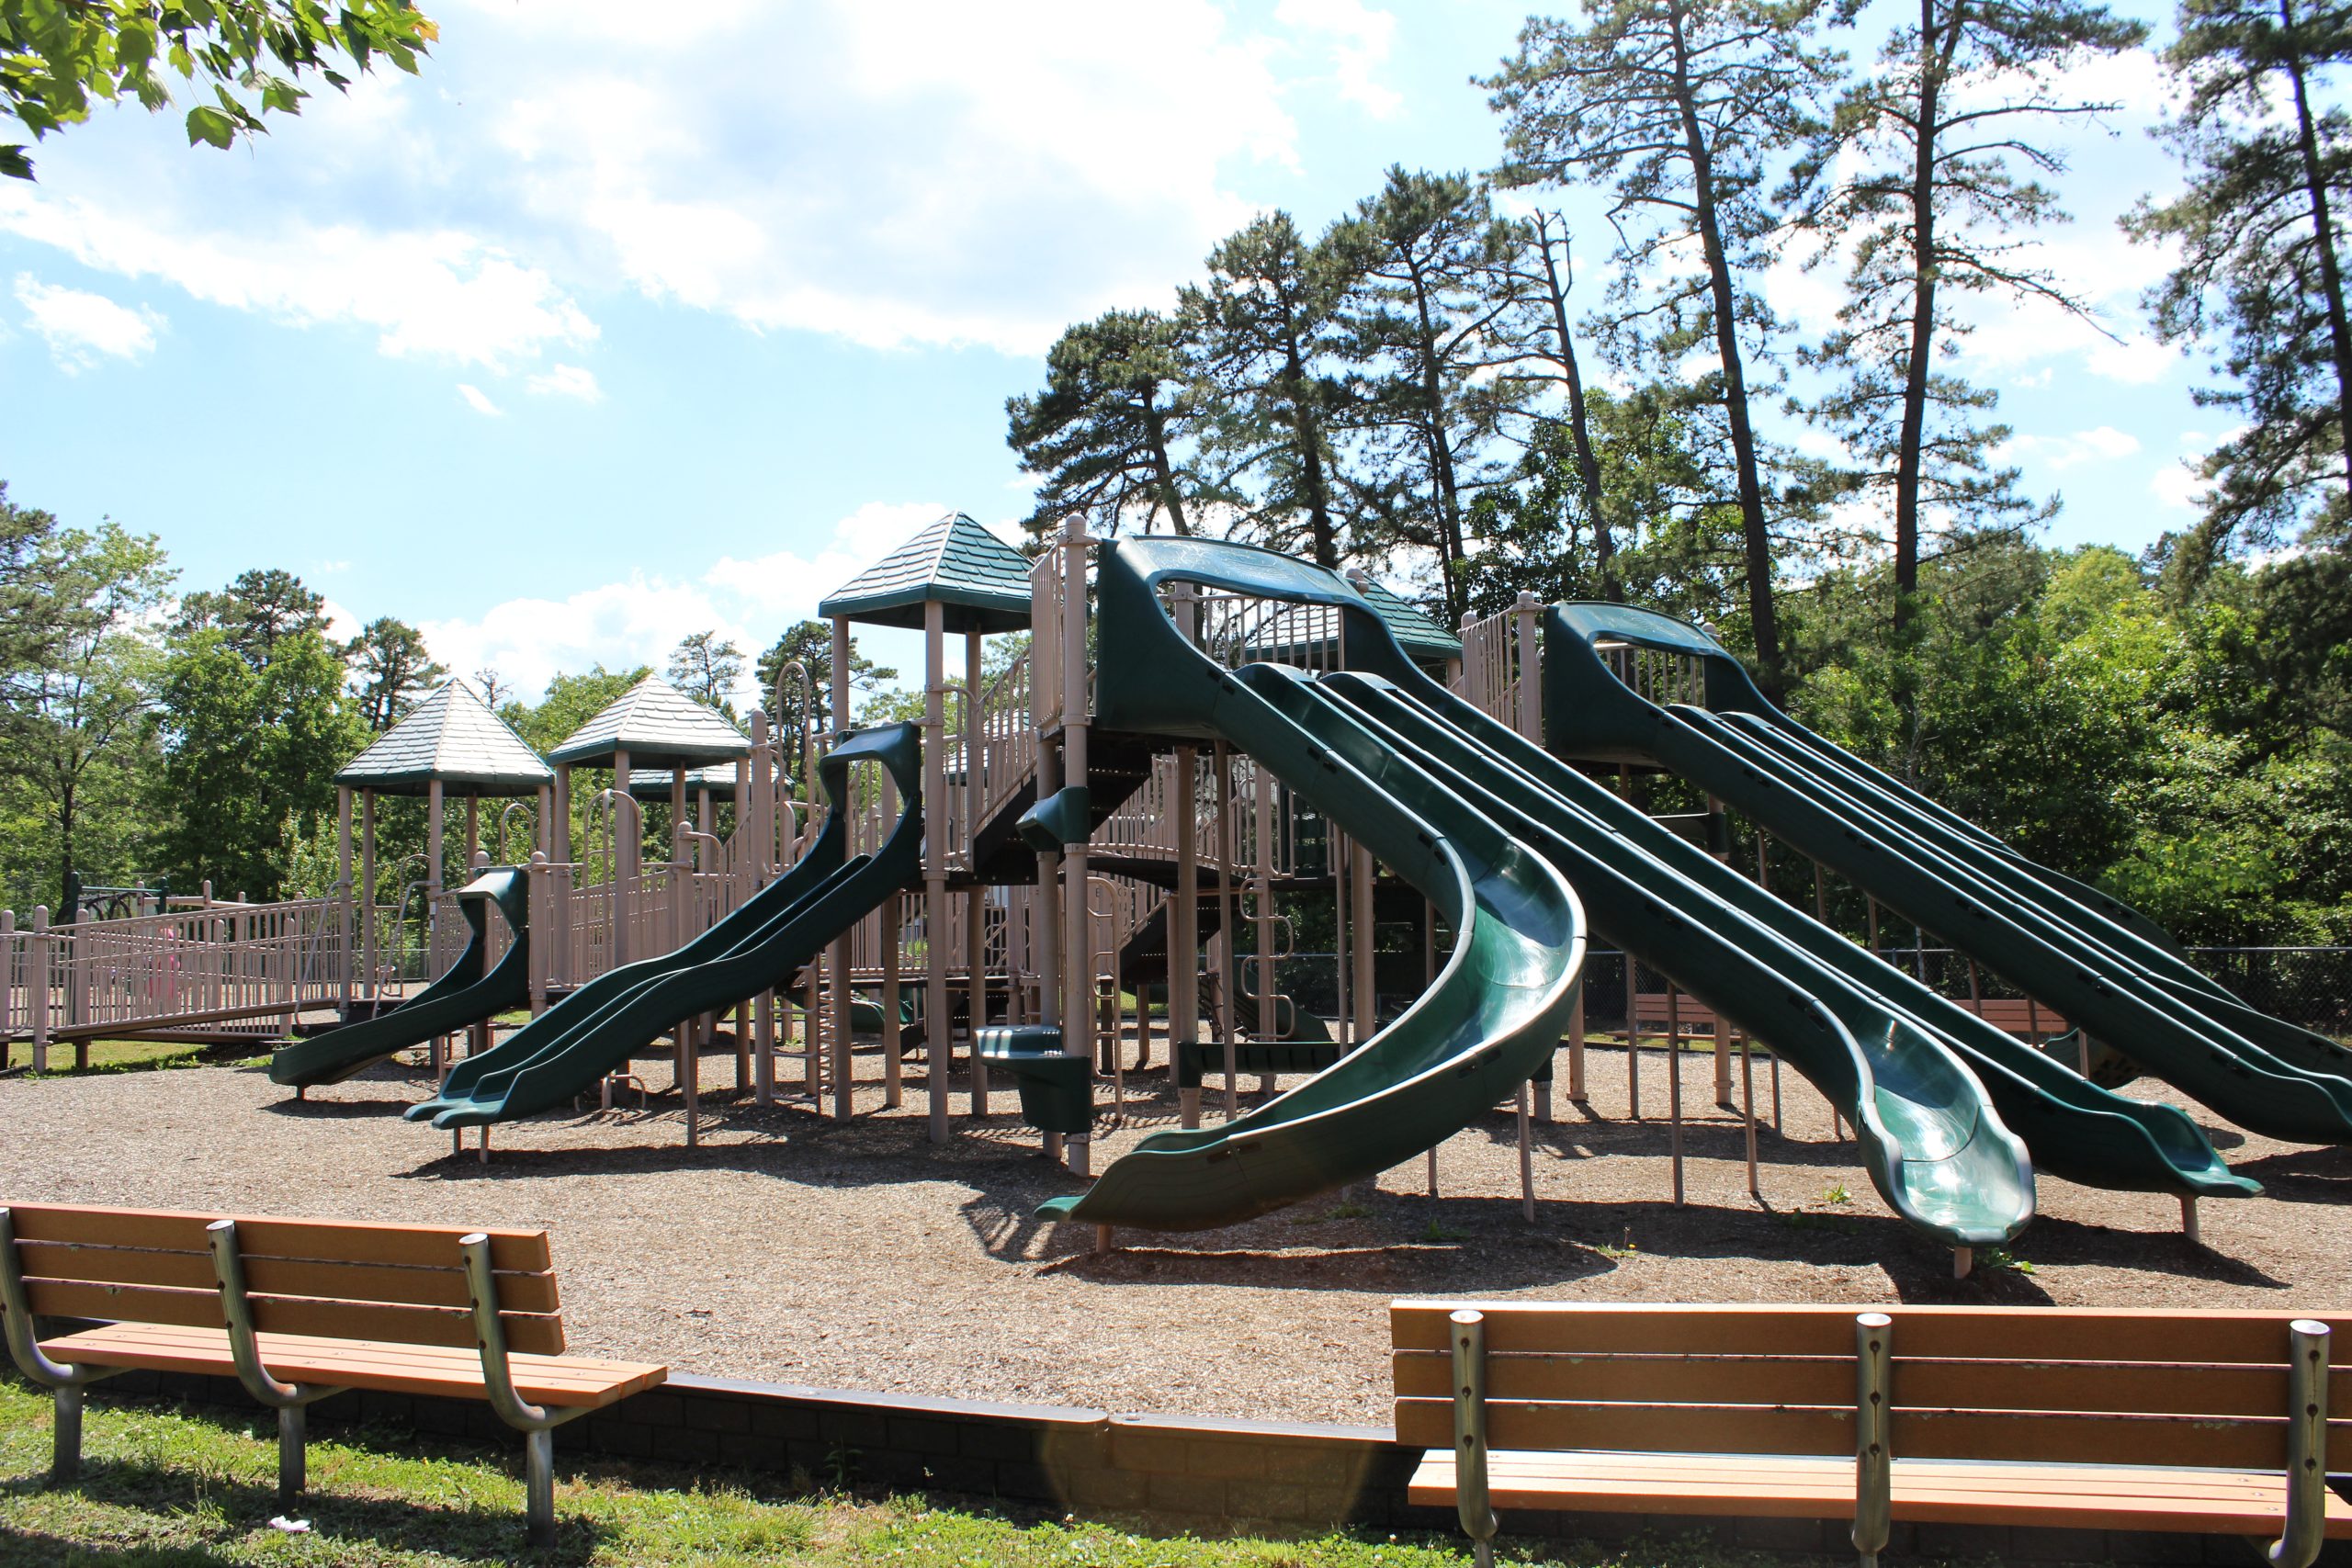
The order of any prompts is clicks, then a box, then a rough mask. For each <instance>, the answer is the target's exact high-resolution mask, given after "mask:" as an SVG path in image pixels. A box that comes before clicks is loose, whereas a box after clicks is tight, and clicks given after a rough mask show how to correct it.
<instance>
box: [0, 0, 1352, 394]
mask: <svg viewBox="0 0 2352 1568" xmlns="http://www.w3.org/2000/svg"><path fill="white" fill-rule="evenodd" d="M622 14H623V12H622V10H621V9H620V8H619V7H617V6H615V5H614V4H613V3H612V0H592V3H591V4H587V5H584V6H562V7H537V6H515V5H513V4H512V3H511V0H449V4H448V5H447V6H445V7H444V8H443V10H442V11H440V12H436V16H437V17H438V18H439V20H440V21H441V24H442V28H443V38H444V45H443V47H442V48H441V49H440V50H439V51H436V52H435V59H434V62H433V63H432V66H431V67H430V68H429V70H428V71H427V73H425V76H424V78H423V79H420V80H412V79H408V78H404V77H401V76H399V75H398V74H397V73H385V74H384V75H383V76H382V77H380V78H371V79H369V80H368V81H365V82H362V83H361V84H359V85H358V86H357V87H356V89H355V90H354V92H353V93H351V94H350V95H348V96H345V95H337V94H322V95H320V96H318V97H316V98H314V99H312V100H311V102H310V103H309V104H307V105H306V106H305V112H304V114H303V115H302V116H301V117H300V118H299V119H288V120H286V121H284V122H282V123H280V124H278V125H277V126H276V127H275V128H274V129H273V132H272V134H271V136H270V137H269V138H268V139H267V140H266V141H264V142H262V143H261V144H259V145H257V146H256V147H254V149H252V151H251V154H250V155H249V156H244V155H241V156H239V157H233V158H217V157H209V156H197V155H191V154H189V153H188V152H187V151H186V150H185V149H181V148H175V147H169V146H167V145H164V143H165V142H166V141H168V139H158V138H155V137H154V136H153V127H152V125H149V124H147V123H145V120H146V117H144V116H143V115H139V116H130V117H125V116H121V115H117V114H112V113H109V114H107V115H104V116H101V117H100V118H99V119H97V120H96V121H94V122H93V124H92V125H91V126H89V127H87V128H85V129H84V130H82V131H80V132H77V134H76V136H75V137H74V138H71V139H69V140H67V141H62V142H60V143H59V144H58V148H57V151H56V152H53V153H52V154H51V155H50V157H49V160H48V165H47V167H46V168H45V169H44V175H46V176H48V178H47V179H46V181H45V183H44V184H43V185H41V186H22V185H21V183H20V182H8V184H9V185H10V186H12V187H15V188H11V189H7V190H5V191H0V232H8V233H14V234H16V235H17V236H19V237H21V238H23V239H26V240H29V241H31V242H33V243H39V244H43V245H49V246H52V247H55V248H56V249H58V250H60V251H62V252H64V253H65V254H71V255H73V256H74V257H76V258H77V259H79V260H82V261H84V262H85V264H86V265H91V266H94V267H98V268H102V269H105V270H108V271H111V272H114V273H117V274H119V275H120V276H130V277H159V278H164V279H167V280H169V281H170V282H172V283H174V284H175V285H176V286H177V287H179V288H183V289H185V290H186V291H187V292H188V293H189V294H191V295H192V296H194V297H196V298H198V299H205V300H209V301H210V302H213V303H216V304H220V305H223V306H226V307H229V308H232V309H238V310H252V311H255V312H257V313H261V314H265V315H267V316H270V317H273V318H275V319H277V320H280V321H286V322H288V323H291V324H296V325H313V324H329V323H347V324H355V325H357V326H359V327H362V328H365V329H369V330H372V331H373V332H374V333H376V335H377V342H378V344H379V347H380V348H381V349H382V350H383V351H384V352H385V353H387V354H392V355H416V356H422V357H431V358H435V359H440V360H446V361H449V362H454V363H456V364H458V365H461V366H474V367H484V368H487V369H493V370H498V371H502V372H503V371H508V370H514V369H518V368H521V369H533V368H539V367H544V366H545V365H546V364H548V363H549V362H551V361H553V360H555V359H557V358H558V357H568V356H566V355H564V351H565V350H566V349H569V348H572V347H575V346H577V345H579V344H583V343H586V342H589V341H592V340H594V338H595V337H596V336H597V326H596V323H595V322H594V321H593V320H591V319H590V316H589V314H588V312H587V310H586V309H584V308H583V306H582V303H581V301H582V300H583V299H595V298H597V297H600V296H604V295H607V294H609V293H612V292H615V291H621V290H633V291H635V292H638V293H639V294H642V295H644V296H647V297H649V298H651V299H660V300H665V301H674V302H677V303H680V304H683V305H685V306H688V307H690V308H693V309H696V310H708V311H712V312H715V313H718V314H720V315H723V316H725V317H728V318H729V319H731V320H734V321H740V322H741V323H743V324H745V325H747V326H749V327H751V328H752V329H754V330H758V331H768V330H775V329H804V330H809V331H814V332H820V333H831V334H835V335H838V336H842V337H844V338H847V339H850V340H852V341H854V342H856V343H859V344H867V345H874V346H883V347H895V346H900V345H906V344H980V345H987V346H990V347H995V348H999V349H1003V350H1007V351H1012V352H1023V353H1026V352H1034V351H1035V350H1037V349H1039V348H1041V347H1043V346H1044V345H1045V344H1047V343H1049V342H1050V341H1051V340H1052V338H1053V337H1054V336H1055V335H1056V334H1057V333H1058V332H1059V331H1060V330H1061V328H1062V326H1063V325H1064V324H1066V323H1067V322H1068V321H1070V320H1071V319H1073V318H1074V317H1078V316H1082V315H1085V314H1089V313H1091V312H1094V311H1098V310H1103V309H1105V308H1108V307H1109V306H1112V305H1114V304H1121V303H1139V302H1144V301H1147V300H1155V299H1163V298H1164V297H1165V296H1166V294H1167V292H1168V289H1169V287H1170V282H1171V281H1172V280H1173V279H1175V278H1179V277H1182V276H1188V275H1190V274H1191V273H1192V272H1193V270H1194V269H1195V268H1196V267H1197V266H1198V265H1199V262H1200V258H1201V256H1202V255H1203V254H1204V253H1205V252H1206V251H1207V249H1208V248H1209V246H1210V245H1211V244H1212V243H1215V241H1216V239H1217V238H1218V237H1219V236H1221V235H1223V234H1225V233H1227V232H1229V231H1231V230H1232V229H1233V228H1235V227H1236V226H1238V224H1239V223H1240V222H1242V221H1244V220H1246V219H1247V218H1248V217H1249V216H1250V206H1249V205H1248V204H1246V203H1244V202H1243V201H1241V200H1240V199H1239V198H1238V197H1237V196H1236V195H1235V194H1234V192H1233V183H1232V179H1231V177H1230V176H1231V175H1233V174H1234V172H1235V171H1236V170H1237V169H1238V168H1239V167H1242V166H1245V165H1248V164H1265V165H1272V166H1275V167H1279V168H1284V169H1295V167H1296V166H1297V144H1298V130H1297V126H1296V124H1295V121H1294V119H1293V118H1292V115H1291V113H1290V110H1289V109H1288V108H1287V107H1285V96H1286V95H1287V94H1289V93H1290V92H1291V91H1292V90H1293V89H1294V88H1295V87H1296V86H1297V85H1300V84H1302V83H1306V82H1313V81H1326V80H1328V81H1331V82H1335V83H1336V84H1337V91H1338V92H1339V93H1340V96H1342V97H1343V99H1345V100H1346V101H1347V102H1348V103H1349V104H1350V105H1351V107H1353V108H1354V109H1355V110H1356V111H1357V112H1359V113H1363V112H1367V111H1369V112H1376V113H1385V112H1389V110H1391V109H1392V108H1393V107H1395V103H1396V95H1395V93H1394V91H1393V90H1392V89H1391V88H1389V87H1387V86H1385V85H1383V84H1382V83H1381V82H1380V80H1379V79H1378V78H1379V72H1380V70H1381V69H1382V67H1383V66H1384V64H1385V62H1386V61H1387V59H1388V56H1389V52H1390V51H1391V48H1392V46H1393V35H1394V34H1395V31H1396V28H1397V23H1396V19H1395V18H1394V17H1392V16H1390V15H1389V14H1388V13H1387V12H1385V11H1383V10H1380V9H1377V8H1374V6H1368V5H1366V4H1364V3H1363V0H1282V5H1281V6H1280V8H1279V11H1278V13H1277V14H1276V15H1273V16H1271V17H1262V18H1261V20H1259V21H1255V22H1245V21H1243V20H1240V19H1238V18H1237V17H1234V16H1233V15H1232V14H1231V13H1230V12H1229V10H1228V9H1227V6H1224V5H1222V4H1219V3H1218V0H1162V3H1161V4H1159V5H1155V6H1107V7H1106V6H1098V5H1093V4H1091V3H1088V0H1021V3H1020V4H1016V5H1013V6H970V5H968V4H965V3H963V0H910V4H907V5H902V6H889V7H882V6H865V5H860V4H856V3H855V0H797V3H796V4H792V5H788V6H786V5H771V4H752V3H750V0H727V3H722V4H715V5H711V6H697V7H695V8H694V15H693V17H692V19H691V21H681V22H680V23H679V25H678V27H677V28H670V25H669V24H668V23H667V22H665V23H664V28H663V29H662V37H661V38H659V39H652V38H650V37H649V36H648V35H647V34H646V32H645V29H643V28H641V27H635V26H623V25H622V24H621V22H620V21H619V20H618V17H620V16H621V15H622ZM134 119H135V120H136V121H138V122H140V123H138V124H135V125H134V124H132V123H131V122H132V120H134ZM1139 170H1143V171H1148V175H1147V176H1145V177H1138V171H1139ZM68 193H71V194H68ZM296 215H299V216H296Z"/></svg>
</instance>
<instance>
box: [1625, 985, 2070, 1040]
mask: <svg viewBox="0 0 2352 1568" xmlns="http://www.w3.org/2000/svg"><path fill="white" fill-rule="evenodd" d="M1944 999H1945V1000H1946V1001H1948V1002H1950V1003H1951V1005H1952V1006H1954V1007H1956V1008H1958V1009H1960V1010H1962V1012H1973V1013H1974V1014H1975V1015H1976V1016H1977V1017H1979V1018H1981V1019H1983V1020H1984V1021H1985V1022H1987V1023H1989V1024H1991V1025H1992V1026H1993V1027H1994V1028H1996V1029H1997V1030H1999V1031H2001V1032H2003V1033H2004V1034H2022V1035H2029V1036H2031V1035H2035V1034H2041V1035H2052V1034H2064V1033H2065V1032H2067V1031H2068V1030H2069V1029H2071V1028H2073V1027H2074V1026H2073V1025H2072V1024H2070V1023H2068V1022H2067V1021H2066V1020H2065V1019H2064V1017H2063V1016H2061V1015H2060V1013H2059V1012H2058V1010H2056V1009H2055V1008H2048V1007H2043V1006H2042V1005H2041V1003H2039V1002H2036V1003H2033V1004H2031V1005H2030V1006H2029V1004H2028V1003H2027V1002H2026V1000H2025V998H2022V997H1986V998H1984V999H1983V1000H1982V1001H1970V1000H1969V999H1968V998H1966V997H1947V998H1944ZM1633 1021H1634V1023H1635V1024H1637V1025H1639V1024H1645V1023H1656V1024H1664V1023H1665V1022H1666V1021H1667V1020H1666V993H1665V992H1664V991H1636V992H1634V1020H1633ZM1674 1021H1675V1025H1676V1027H1677V1028H1679V1029H1684V1030H1701V1031H1708V1032H1712V1031H1713V1029H1714V1027H1715V1024H1716V1021H1717V1020H1716V1018H1715V1012H1714V1010H1713V1008H1711V1007H1709V1006H1708V1005H1707V1004H1706V1003H1704V1002H1702V1001H1701V1000H1700V999H1699V998H1696V997H1694V996H1691V994H1690V993H1689V992H1687V991H1686V992H1683V993H1681V994H1680V995H1679V996H1677V997H1676V998H1675V1002H1674Z"/></svg>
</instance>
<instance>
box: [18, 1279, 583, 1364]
mask: <svg viewBox="0 0 2352 1568" xmlns="http://www.w3.org/2000/svg"><path fill="white" fill-rule="evenodd" d="M25 1293H26V1296H27V1298H28V1300H29V1302H30V1303H31V1306H32V1310H33V1312H34V1313H35V1314H37V1315H39V1316H42V1317H85V1318H96V1319H98V1320H100V1321H103V1322H118V1323H141V1324H146V1323H158V1324H171V1325H176V1326H179V1327H184V1328H220V1329H224V1330H225V1329H226V1328H227V1326H228V1325H227V1323H226V1322H225V1321H224V1319H223V1318H222V1316H221V1313H220V1292H219V1291H218V1290H217V1289H216V1290H210V1291H185V1290H171V1289H166V1288H164V1287H161V1286H144V1285H98V1284H90V1283H87V1282H85V1281H82V1280H39V1279H28V1280H26V1281H25ZM252 1301H253V1310H254V1327H256V1328H258V1329H260V1330H261V1331H263V1332H264V1333H270V1334H300V1335H310V1336H313V1337H324V1338H334V1339H389V1340H393V1341H397V1342H399V1343H401V1344H414V1345H443V1346H462V1347H464V1348H468V1349H471V1348H473V1344H474V1320H473V1314H472V1313H471V1312H470V1311H469V1310H467V1309H465V1308H462V1307H437V1306H403V1305H397V1304H393V1303H377V1302H337V1301H312V1300H307V1299H304V1298H302V1297H299V1296H265V1295H260V1294H254V1296H253V1297H252ZM498 1315H499V1321H500V1322H501V1323H502V1324H503V1325H505V1328H506V1343H507V1345H508V1346H509V1347H510V1348H513V1349H515V1350H521V1351H526V1352H529V1353H531V1354H533V1355H541V1356H556V1355H560V1354H562V1352H563V1320H562V1319H561V1318H560V1317H557V1316H553V1315H550V1314H538V1313H515V1312H502V1313H500V1314H498Z"/></svg>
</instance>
